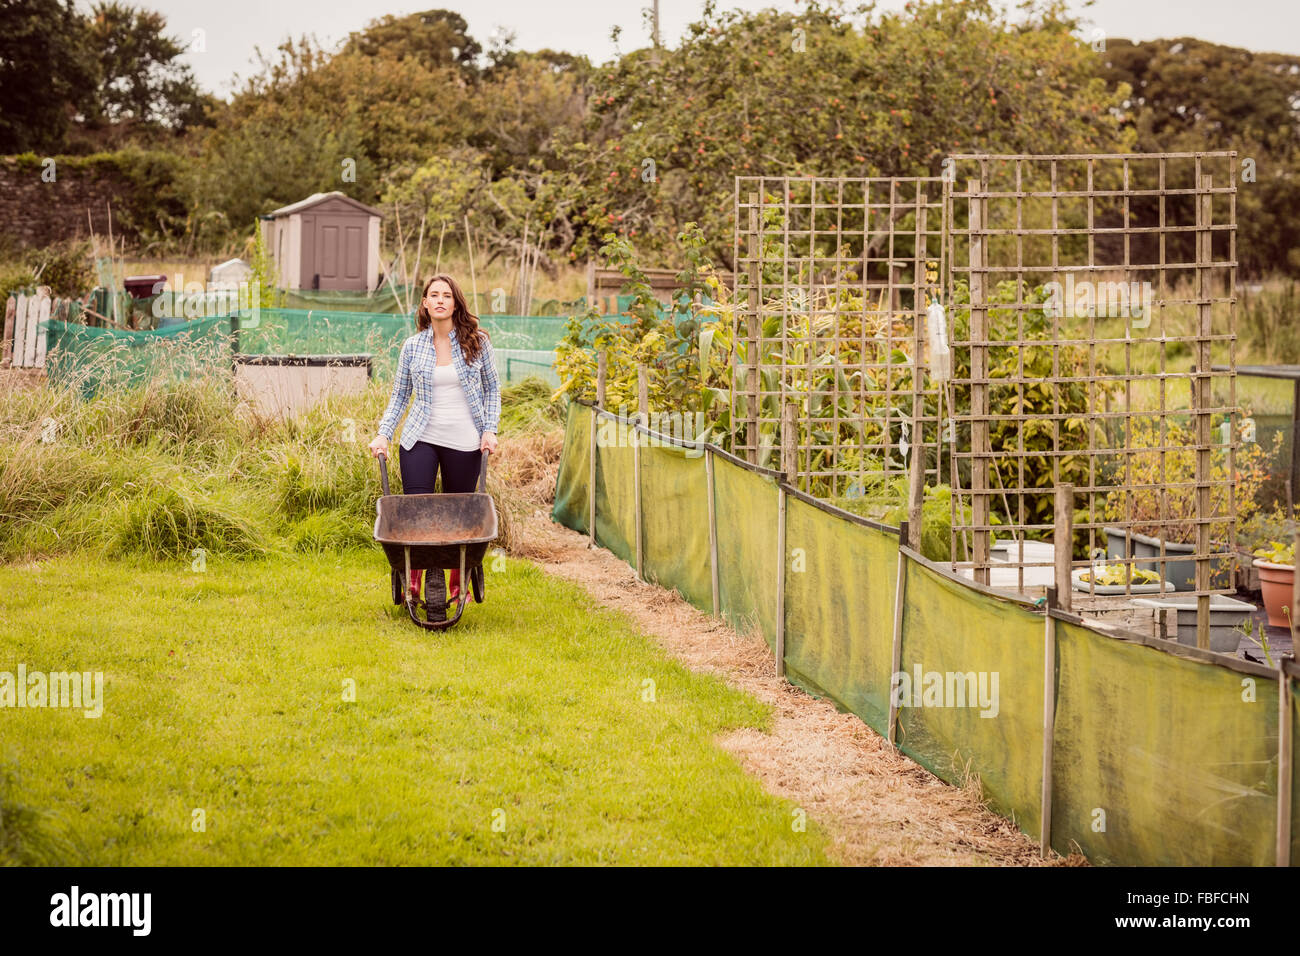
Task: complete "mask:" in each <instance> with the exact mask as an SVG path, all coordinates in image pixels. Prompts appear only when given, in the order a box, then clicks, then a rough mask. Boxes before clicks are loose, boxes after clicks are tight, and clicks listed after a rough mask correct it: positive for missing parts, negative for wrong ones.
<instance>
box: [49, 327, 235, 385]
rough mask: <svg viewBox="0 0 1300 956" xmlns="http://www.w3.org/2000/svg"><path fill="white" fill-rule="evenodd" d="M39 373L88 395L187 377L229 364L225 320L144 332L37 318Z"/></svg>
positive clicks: (227, 329)
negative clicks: (41, 340)
mask: <svg viewBox="0 0 1300 956" xmlns="http://www.w3.org/2000/svg"><path fill="white" fill-rule="evenodd" d="M41 328H42V329H43V330H44V331H45V332H46V335H47V336H48V338H47V339H46V356H45V374H46V377H47V378H48V380H49V382H50V384H51V385H53V386H56V387H69V388H75V389H76V390H77V391H78V392H80V394H81V395H82V397H83V398H86V399H89V398H91V397H93V396H94V395H96V394H98V393H99V392H101V391H102V390H103V389H105V388H109V387H113V388H120V387H130V386H133V385H139V384H141V383H143V382H146V381H149V380H150V379H153V378H155V377H158V376H163V377H169V378H187V377H189V376H191V375H195V374H204V373H206V372H207V371H208V370H210V369H211V368H212V367H214V366H215V365H218V364H223V365H224V367H226V368H229V367H230V354H231V353H230V320H229V319H227V318H213V319H199V320H196V321H194V322H187V323H186V324H185V325H179V326H173V327H171V328H167V329H158V330H153V331H146V332H127V331H122V330H119V329H97V328H91V327H88V326H85V325H79V324H77V323H75V322H59V321H54V320H51V321H49V322H42V323H41Z"/></svg>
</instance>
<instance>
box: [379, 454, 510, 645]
mask: <svg viewBox="0 0 1300 956" xmlns="http://www.w3.org/2000/svg"><path fill="white" fill-rule="evenodd" d="M487 462H488V453H487V452H484V453H483V464H482V466H481V467H480V468H479V475H478V490H477V491H475V492H472V493H469V494H455V493H444V494H435V495H394V494H390V493H389V490H388V456H387V455H386V454H384V453H382V452H381V453H380V455H379V477H380V481H381V482H382V484H383V487H384V494H383V497H382V498H380V499H379V500H378V501H376V502H375V512H376V514H375V540H376V541H378V542H379V543H380V544H381V545H383V548H384V553H385V554H386V555H388V563H389V564H390V565H391V566H392V570H393V574H392V580H393V603H394V604H402V603H405V604H406V611H407V613H408V614H410V616H411V620H412V621H414V622H415V623H416V624H418V625H420V627H422V628H424V629H425V630H429V631H441V630H445V629H446V628H449V627H451V626H452V625H453V624H455V623H456V622H457V621H459V620H460V616H461V614H462V613H463V612H464V610H465V605H466V604H467V603H469V595H470V591H471V590H472V591H473V594H474V600H475V602H477V603H480V604H481V603H482V602H483V594H484V586H483V585H484V581H483V556H484V555H485V554H486V553H487V549H488V545H489V544H490V543H491V542H492V541H493V539H495V538H496V536H497V510H496V505H495V504H493V502H492V496H491V495H489V494H488V493H487ZM412 568H416V569H421V568H423V569H426V574H425V575H424V577H425V583H424V592H425V593H424V600H420V597H419V595H418V594H414V593H411V592H410V591H409V590H408V588H407V586H406V582H407V581H409V580H410V579H411V569H412ZM453 568H458V569H459V570H460V581H461V588H460V595H459V596H458V597H457V599H456V601H455V602H454V603H455V613H454V614H452V615H448V614H447V611H448V610H449V609H450V607H451V603H449V602H448V601H447V600H446V598H445V593H444V592H445V587H444V584H443V579H442V572H443V571H444V570H449V569H453ZM467 572H468V576H467ZM421 610H423V611H424V620H421V619H420V617H419V614H418V613H417V612H418V611H421Z"/></svg>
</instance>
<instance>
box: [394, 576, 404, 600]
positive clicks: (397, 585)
mask: <svg viewBox="0 0 1300 956" xmlns="http://www.w3.org/2000/svg"><path fill="white" fill-rule="evenodd" d="M405 600H406V588H404V587H402V572H401V571H398V570H397V569H394V570H393V603H394V604H401V603H402V602H403V601H405Z"/></svg>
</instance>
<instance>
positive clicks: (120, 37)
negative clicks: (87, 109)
mask: <svg viewBox="0 0 1300 956" xmlns="http://www.w3.org/2000/svg"><path fill="white" fill-rule="evenodd" d="M166 29H167V22H166V20H165V19H164V18H163V16H162V14H160V13H155V12H153V11H151V10H145V9H143V8H139V7H133V6H130V5H129V4H124V3H117V2H106V3H105V2H101V3H97V4H95V5H94V6H93V7H92V8H91V16H90V21H89V34H90V35H89V43H90V45H91V48H92V49H93V51H94V53H95V55H96V57H97V58H98V61H99V83H98V87H97V89H96V91H95V96H94V100H93V105H92V111H91V113H90V115H89V116H88V117H87V120H88V121H89V122H91V123H92V124H94V123H100V124H103V123H118V124H127V123H129V124H136V125H144V126H153V127H164V128H167V129H170V130H175V131H179V130H181V129H183V128H184V127H185V126H186V125H189V124H192V123H194V122H197V121H200V120H201V119H202V117H203V96H202V94H201V93H200V92H199V88H198V84H197V82H196V81H195V79H194V74H193V73H192V71H191V70H190V68H189V67H188V66H187V65H185V64H184V63H182V62H181V61H180V59H179V58H180V56H181V54H182V53H184V52H185V48H184V47H183V46H182V45H181V44H180V43H179V42H178V41H177V40H175V39H173V38H172V37H169V36H167V35H166V33H165V31H166Z"/></svg>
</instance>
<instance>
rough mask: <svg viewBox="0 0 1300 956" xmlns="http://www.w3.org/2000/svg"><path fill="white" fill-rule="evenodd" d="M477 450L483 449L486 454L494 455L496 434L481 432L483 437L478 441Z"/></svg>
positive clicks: (495, 451)
mask: <svg viewBox="0 0 1300 956" xmlns="http://www.w3.org/2000/svg"><path fill="white" fill-rule="evenodd" d="M478 450H479V451H485V452H487V453H488V454H491V455H495V454H496V453H497V436H496V434H495V433H493V432H484V433H483V439H482V441H480V442H479V445H478Z"/></svg>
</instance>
